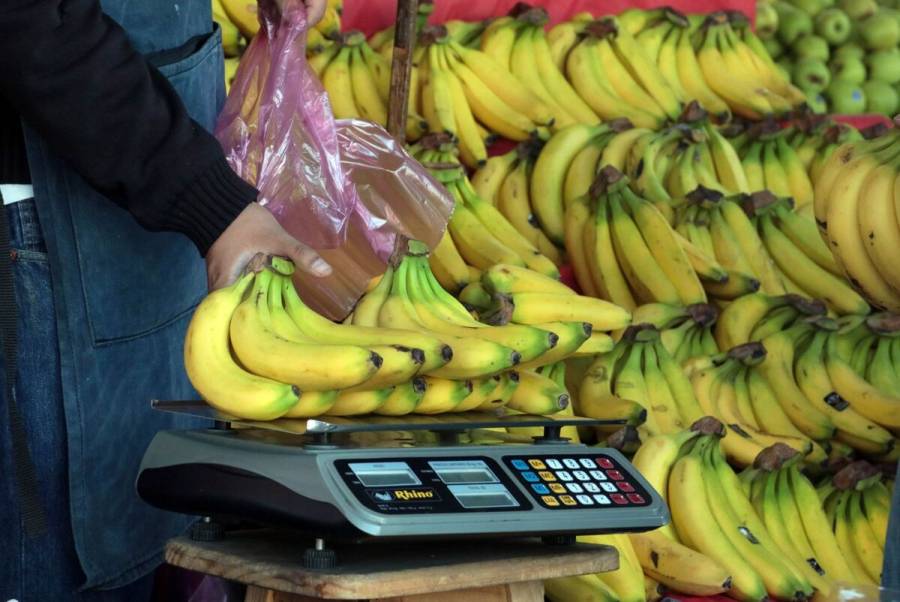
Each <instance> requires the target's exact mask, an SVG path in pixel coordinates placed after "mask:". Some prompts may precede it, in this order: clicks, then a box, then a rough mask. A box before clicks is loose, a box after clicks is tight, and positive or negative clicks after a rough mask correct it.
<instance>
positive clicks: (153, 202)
mask: <svg viewBox="0 0 900 602" xmlns="http://www.w3.org/2000/svg"><path fill="white" fill-rule="evenodd" d="M305 1H306V2H307V4H308V5H310V14H311V17H313V18H314V15H315V14H316V13H317V12H318V13H319V14H321V12H322V10H324V3H325V0H305ZM213 93H214V91H213V90H210V94H213ZM0 94H2V95H3V96H4V98H6V99H7V101H8V102H9V103H10V104H11V105H12V106H13V107H14V109H15V110H16V111H17V112H18V113H19V115H21V116H22V118H23V120H24V121H25V122H26V123H27V124H28V125H29V126H30V127H32V128H34V129H35V130H36V131H37V132H38V133H39V134H40V135H41V136H42V137H43V138H44V139H45V140H46V141H47V143H48V144H49V146H50V147H51V148H52V149H53V151H54V152H56V153H57V154H58V155H60V156H61V157H62V158H64V159H65V160H66V161H68V163H69V164H70V165H71V166H72V167H73V168H74V169H75V171H77V172H78V173H79V174H80V175H81V176H82V177H84V178H85V180H87V181H88V182H89V183H90V184H91V185H92V186H94V187H95V188H96V189H97V190H98V191H100V192H101V193H103V194H104V195H105V196H107V197H108V198H110V199H111V200H113V201H114V202H116V203H117V204H119V205H120V206H122V207H123V208H125V209H126V210H128V211H129V212H130V213H131V214H132V215H134V217H135V218H136V219H137V221H138V222H139V223H140V224H141V225H142V226H144V227H145V228H147V229H148V230H154V231H159V230H167V231H175V232H181V233H183V234H185V235H186V236H188V237H189V238H190V239H191V240H192V241H193V242H194V243H195V244H196V246H197V248H198V249H199V251H200V253H201V254H202V255H204V256H206V257H207V261H208V263H210V262H211V263H210V283H211V285H212V286H215V285H217V284H218V285H221V283H223V282H224V280H223V279H222V278H224V275H225V274H230V273H234V272H236V271H237V270H238V269H239V268H235V266H233V265H230V262H233V261H235V260H240V259H241V258H242V257H244V256H249V255H252V252H255V251H263V252H272V253H279V254H284V255H287V256H288V257H291V258H292V259H294V260H295V262H297V263H298V267H299V268H300V269H308V270H309V271H312V272H314V273H315V272H317V271H318V272H320V273H327V271H328V270H327V264H325V268H323V269H320V270H316V269H315V268H314V267H313V263H314V262H315V260H316V259H317V258H318V257H317V255H316V254H315V253H314V252H312V251H309V250H308V249H305V247H303V246H302V245H300V243H298V242H297V241H296V240H294V239H293V238H291V237H290V236H289V235H287V233H286V232H284V230H283V229H281V227H280V226H279V225H278V224H277V222H276V221H275V220H274V218H271V216H269V215H266V216H262V215H260V213H259V211H257V210H261V211H262V210H263V209H262V208H261V207H259V206H258V205H256V204H255V203H254V201H255V200H256V195H257V191H256V190H255V189H254V188H253V187H252V186H250V185H248V184H247V183H245V182H244V181H243V180H241V179H240V178H239V177H238V176H237V175H236V174H235V173H234V172H233V171H232V170H231V169H230V168H229V167H228V164H227V163H226V161H225V158H224V155H223V152H222V149H221V147H220V146H219V143H218V141H217V140H216V139H215V138H214V137H213V136H212V135H211V134H210V133H209V132H207V131H205V130H204V129H203V128H202V127H201V126H200V125H199V124H197V123H196V122H194V121H193V120H191V119H190V117H189V116H188V115H187V112H186V111H185V108H184V106H183V104H182V102H181V99H180V98H179V97H178V95H177V93H176V92H175V90H174V89H173V88H172V86H171V85H170V84H169V82H168V81H167V80H166V79H165V77H163V76H162V75H161V74H160V73H159V72H158V71H157V70H156V69H153V68H151V67H150V66H149V65H148V64H147V62H146V61H145V59H144V58H143V56H141V55H140V54H139V53H138V52H137V51H135V50H134V48H132V46H131V45H130V44H129V42H128V39H127V37H126V35H125V32H124V31H123V30H122V28H121V27H119V26H118V25H117V24H116V23H115V22H114V21H112V20H111V19H110V18H109V17H107V16H106V15H105V14H103V12H102V10H101V8H100V3H99V1H98V0H66V1H62V0H4V1H3V2H2V3H0ZM254 208H255V209H254ZM266 214H268V212H266ZM239 216H240V217H239ZM248 216H249V217H248ZM266 217H268V218H269V219H266ZM242 224H247V225H246V227H242ZM226 230H228V231H229V232H230V233H231V236H230V241H229V240H226V241H224V242H225V243H226V244H220V245H216V247H217V252H218V253H217V254H218V255H219V257H212V258H211V257H209V253H208V251H209V250H210V248H211V247H212V246H213V243H214V242H216V241H217V239H219V238H220V236H221V235H222V234H223V232H226ZM232 241H239V242H238V243H233V242H232ZM235 244H239V245H243V246H246V247H248V248H246V249H244V248H241V249H237V248H235ZM273 246H275V247H277V248H272V247H273ZM251 247H252V249H251ZM298 249H303V250H304V253H303V256H302V257H301V256H300V255H298V254H297V250H298ZM319 261H320V262H321V263H322V264H324V262H322V261H321V260H319ZM215 264H218V266H219V267H218V268H217V272H218V273H219V274H222V275H223V276H214V273H213V269H212V268H213V265H215Z"/></svg>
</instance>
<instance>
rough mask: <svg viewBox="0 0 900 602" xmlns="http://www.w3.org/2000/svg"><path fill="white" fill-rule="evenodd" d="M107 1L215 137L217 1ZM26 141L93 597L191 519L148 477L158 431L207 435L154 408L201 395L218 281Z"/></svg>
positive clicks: (77, 533) (73, 500) (32, 138)
mask: <svg viewBox="0 0 900 602" xmlns="http://www.w3.org/2000/svg"><path fill="white" fill-rule="evenodd" d="M101 4H102V6H103V10H104V12H105V13H106V14H107V15H108V16H109V17H110V18H112V19H113V20H115V21H116V22H118V23H119V24H120V25H122V27H123V28H124V29H125V30H126V31H127V33H128V35H129V38H130V40H131V42H132V44H133V45H134V47H135V48H136V49H137V50H138V51H139V52H141V53H143V54H145V55H147V56H148V60H150V62H151V63H154V62H155V61H154V60H153V58H152V57H160V56H165V57H167V59H172V60H171V62H168V61H167V60H164V61H159V62H158V63H157V64H156V65H155V66H156V67H157V68H158V69H159V70H160V71H161V73H162V74H163V75H165V76H166V77H167V78H168V79H169V81H170V82H171V83H172V85H173V86H174V88H175V89H176V90H177V91H178V92H179V94H180V95H181V98H182V99H183V101H184V103H185V105H186V106H187V109H188V111H189V113H190V115H191V116H192V117H193V118H194V119H195V120H196V121H197V122H199V123H200V124H201V125H203V126H204V127H206V128H207V129H210V130H211V129H212V127H213V125H214V122H215V117H216V114H217V112H218V109H219V108H220V107H221V105H222V103H223V101H224V87H223V82H222V77H223V76H222V73H223V63H222V50H221V35H220V33H219V31H218V30H217V29H214V27H213V22H212V17H211V14H210V13H211V9H210V3H209V0H205V1H204V0H139V1H133V0H102V2H101ZM198 36H199V37H198ZM189 41H190V42H191V43H190V44H188V42H189ZM183 48H188V50H187V51H186V52H178V49H183ZM173 49H176V50H175V51H174V52H171V51H172V50H173ZM166 51H170V52H166ZM172 57H174V59H173V58H172ZM25 137H26V146H27V153H28V162H29V167H30V170H31V175H32V181H33V183H34V194H35V203H36V207H37V213H38V216H39V220H40V225H41V229H42V231H43V235H44V238H45V242H46V249H47V258H48V261H49V267H50V274H51V281H52V290H53V303H54V307H55V314H56V316H55V317H56V320H55V322H56V330H57V337H58V346H59V366H60V374H59V379H60V382H61V389H62V406H63V415H64V423H65V424H64V426H65V440H66V441H65V443H60V445H64V446H65V449H66V450H67V453H68V480H69V506H70V511H71V512H70V513H71V522H72V532H73V538H74V545H75V550H76V551H77V555H78V559H79V561H80V563H81V567H82V570H83V572H84V575H85V578H86V583H84V584H83V585H84V588H102V589H109V588H115V587H118V586H121V585H123V584H126V583H129V582H131V581H133V580H135V579H137V578H138V577H140V576H142V575H144V574H146V573H147V572H148V571H149V570H151V569H152V568H153V567H154V566H155V563H157V562H159V558H160V556H159V554H160V551H161V549H162V546H163V544H164V542H165V541H166V540H167V539H168V538H170V537H172V536H173V535H176V534H178V533H179V532H182V531H183V530H184V529H185V527H186V526H187V524H188V518H187V517H183V516H180V515H176V514H172V513H167V512H162V511H158V510H155V509H153V508H151V507H150V506H148V505H147V504H145V503H143V502H142V501H141V500H140V498H138V496H137V494H136V493H135V488H134V480H135V477H136V475H137V469H138V465H139V463H140V460H141V456H142V454H143V452H144V450H145V449H146V447H147V445H148V444H149V442H150V439H151V438H152V437H153V435H154V433H156V432H157V431H159V430H162V429H171V428H192V427H196V426H197V422H196V421H194V420H190V419H187V418H181V417H176V416H174V415H171V414H164V413H160V412H156V411H151V409H150V406H149V402H150V400H151V399H154V398H156V399H189V398H192V397H194V396H195V394H194V392H193V390H192V388H191V386H190V384H189V382H188V380H187V377H186V375H185V372H184V369H183V363H182V344H183V338H184V333H185V330H186V327H187V323H188V320H189V318H190V315H191V312H192V310H193V308H194V307H195V306H196V305H197V303H198V302H199V301H200V299H201V298H202V297H203V295H204V294H205V291H206V272H205V267H204V263H203V260H202V258H201V257H200V255H199V253H198V252H197V250H196V248H195V247H194V246H193V244H192V243H191V242H190V241H189V240H188V239H187V238H186V237H184V236H181V235H177V234H172V233H151V232H148V231H145V230H143V229H142V228H141V227H140V226H139V225H138V224H137V222H136V221H135V220H134V219H133V218H132V217H131V216H130V215H129V214H128V213H126V212H125V211H124V210H122V209H120V208H118V207H117V206H116V205H114V204H113V203H111V202H110V201H108V200H106V199H105V198H103V197H102V196H100V195H99V194H98V193H96V192H95V191H93V190H92V189H91V187H90V186H89V185H88V184H86V183H85V182H84V181H83V180H82V179H81V178H80V177H79V176H78V175H77V174H75V173H74V172H73V171H72V170H71V169H69V168H68V167H67V166H66V164H65V163H64V162H63V161H61V160H60V159H59V158H57V157H56V156H54V155H53V153H52V152H51V151H50V149H49V148H48V147H47V146H46V144H45V143H44V142H43V141H42V140H41V139H40V138H39V137H38V136H37V135H36V134H35V133H34V132H33V131H30V130H28V129H27V128H26V132H25ZM23 336H28V333H27V332H24V333H21V334H20V337H23Z"/></svg>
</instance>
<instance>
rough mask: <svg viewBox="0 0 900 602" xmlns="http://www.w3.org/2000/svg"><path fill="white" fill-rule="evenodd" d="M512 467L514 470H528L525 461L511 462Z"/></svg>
mask: <svg viewBox="0 0 900 602" xmlns="http://www.w3.org/2000/svg"><path fill="white" fill-rule="evenodd" d="M512 465H513V468H515V469H516V470H528V463H527V462H525V460H513V461H512Z"/></svg>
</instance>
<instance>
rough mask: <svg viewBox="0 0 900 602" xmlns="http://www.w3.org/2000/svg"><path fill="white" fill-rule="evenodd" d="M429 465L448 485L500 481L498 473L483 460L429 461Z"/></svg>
mask: <svg viewBox="0 0 900 602" xmlns="http://www.w3.org/2000/svg"><path fill="white" fill-rule="evenodd" d="M428 466H430V467H431V469H432V470H433V471H434V472H435V474H436V475H437V476H438V477H439V478H440V479H441V481H443V482H444V483H446V484H447V485H452V484H455V483H498V482H499V479H498V478H497V475H495V474H494V473H493V471H491V469H490V468H488V465H487V464H485V463H484V461H482V460H454V461H448V462H429V463H428Z"/></svg>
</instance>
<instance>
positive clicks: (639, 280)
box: [606, 191, 680, 304]
mask: <svg viewBox="0 0 900 602" xmlns="http://www.w3.org/2000/svg"><path fill="white" fill-rule="evenodd" d="M606 202H607V203H608V204H609V207H610V213H611V218H612V219H611V230H612V238H613V243H614V248H615V250H616V254H615V257H616V259H617V260H618V262H619V264H620V265H621V267H622V271H623V272H624V273H625V275H626V277H627V279H628V283H629V285H630V286H631V288H632V289H633V290H634V291H635V292H636V293H637V297H638V300H640V301H642V302H644V303H652V302H660V303H672V304H674V303H679V302H680V298H679V296H678V290H677V289H676V288H675V285H674V284H673V283H672V281H671V280H669V278H668V277H667V276H666V273H665V272H664V271H663V269H662V268H661V267H660V265H659V263H657V261H656V258H655V257H654V256H653V254H652V253H651V251H650V249H649V248H648V246H647V243H646V242H645V241H644V239H643V238H642V237H641V233H640V231H639V230H638V228H637V226H636V225H635V223H634V221H633V220H632V219H631V217H630V216H629V215H628V214H627V213H626V212H625V208H624V206H623V205H624V202H623V200H622V194H621V193H619V192H618V191H614V192H610V193H609V194H608V196H607V199H606Z"/></svg>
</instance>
